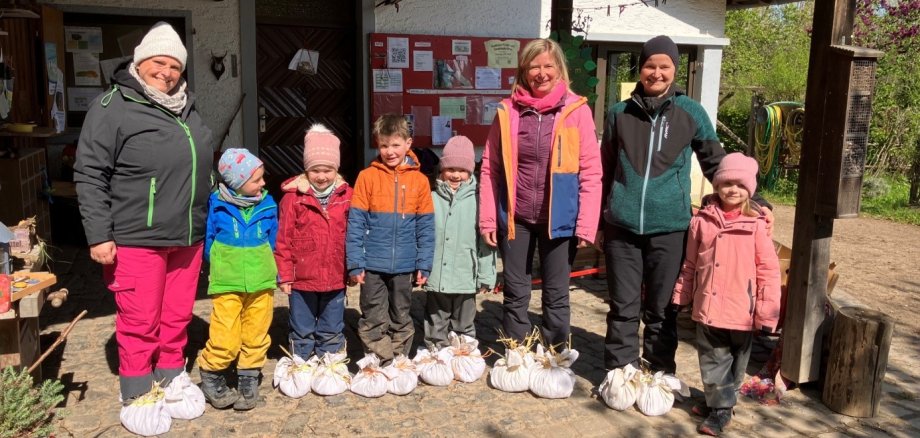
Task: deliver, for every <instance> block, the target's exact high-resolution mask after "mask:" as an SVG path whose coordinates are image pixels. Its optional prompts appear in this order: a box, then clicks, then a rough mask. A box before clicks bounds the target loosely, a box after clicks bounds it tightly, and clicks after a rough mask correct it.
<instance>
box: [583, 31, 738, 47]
mask: <svg viewBox="0 0 920 438" xmlns="http://www.w3.org/2000/svg"><path fill="white" fill-rule="evenodd" d="M655 36H657V34H656V35H652V34H649V35H641V34H624V33H593V32H592V33H589V34H588V36H587V38H586V40H587V41H589V42H594V43H626V44H644V43H645V42H646V41H648V40H650V39H652V38H653V37H655ZM671 39H672V40H674V43H675V44H677V45H683V46H711V47H725V46H727V45H728V43H729V40H728V38H716V37H713V36H708V35H700V36H671Z"/></svg>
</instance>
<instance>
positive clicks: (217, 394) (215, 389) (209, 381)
mask: <svg viewBox="0 0 920 438" xmlns="http://www.w3.org/2000/svg"><path fill="white" fill-rule="evenodd" d="M198 371H199V373H200V374H201V392H203V393H204V398H206V399H207V400H208V403H211V406H214V407H215V408H217V409H225V408H228V407H230V406H231V405H233V403H235V402H236V401H237V399H239V398H240V395H239V394H238V393H237V392H236V391H234V390H233V388H230V387H228V386H227V379H225V378H224V374H223V372H221V371H206V370H202V369H199V370H198Z"/></svg>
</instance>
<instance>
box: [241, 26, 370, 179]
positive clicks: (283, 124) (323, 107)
mask: <svg viewBox="0 0 920 438" xmlns="http://www.w3.org/2000/svg"><path fill="white" fill-rule="evenodd" d="M275 21H276V22H275V23H267V22H266V20H265V19H262V20H259V21H258V22H257V24H256V50H257V57H256V62H257V66H256V74H257V78H258V104H259V119H260V121H259V131H260V133H259V155H260V156H261V158H262V160H263V161H264V162H265V170H266V182H267V186H268V188H269V190H270V191H271V192H272V193H274V194H277V193H279V191H278V186H279V185H280V183H281V182H283V181H284V180H285V179H286V178H288V177H290V176H292V175H295V174H298V173H301V172H303V136H304V132H305V131H306V130H307V129H308V128H309V127H310V125H312V124H314V123H322V124H324V125H326V126H327V127H328V128H329V129H330V130H332V131H333V132H335V134H336V135H337V136H338V137H339V138H340V139H341V140H342V146H341V153H342V166H341V168H340V170H339V172H340V173H342V174H343V175H345V177H346V178H347V179H349V180H350V181H354V177H355V176H356V175H357V171H358V170H359V167H358V166H359V164H360V154H361V146H360V145H359V144H356V138H357V137H356V129H357V120H358V110H357V108H356V90H355V84H356V82H355V71H356V58H357V54H356V45H355V31H354V28H353V27H348V26H329V27H319V26H306V25H297V24H290V22H287V23H278V22H277V20H275ZM299 49H309V50H315V51H317V52H319V62H318V68H317V71H316V74H315V75H307V74H303V73H299V72H297V71H293V70H289V69H288V63H289V62H290V61H291V59H292V58H293V57H294V55H295V54H296V53H297V51H298V50H299Z"/></svg>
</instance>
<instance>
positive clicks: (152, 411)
mask: <svg viewBox="0 0 920 438" xmlns="http://www.w3.org/2000/svg"><path fill="white" fill-rule="evenodd" d="M165 398H166V393H165V392H164V391H163V390H162V389H161V388H160V386H159V385H157V384H154V385H153V388H152V389H151V390H150V392H148V393H146V394H144V395H142V396H140V397H138V398H137V399H136V400H134V401H133V402H131V404H129V405H128V406H123V407H122V408H121V413H119V415H118V417H119V418H120V419H121V424H122V425H123V426H125V429H128V431H129V432H131V433H133V434H135V435H141V436H154V435H160V434H164V433H166V432H169V428H170V427H172V417H170V416H169V412H166V408H165V407H164V405H165V402H164V400H165Z"/></svg>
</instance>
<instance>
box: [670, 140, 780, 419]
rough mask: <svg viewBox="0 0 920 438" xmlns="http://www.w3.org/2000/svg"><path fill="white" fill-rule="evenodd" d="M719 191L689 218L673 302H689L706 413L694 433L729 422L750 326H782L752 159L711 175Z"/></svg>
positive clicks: (728, 160)
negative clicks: (756, 199) (755, 200)
mask: <svg viewBox="0 0 920 438" xmlns="http://www.w3.org/2000/svg"><path fill="white" fill-rule="evenodd" d="M712 185H713V187H714V188H715V191H716V195H710V196H709V197H707V198H706V199H705V200H704V204H705V205H704V206H703V208H702V209H700V211H699V213H698V214H697V215H696V216H694V217H693V219H692V220H691V221H690V231H689V235H688V238H687V252H686V258H685V259H684V263H683V266H682V267H681V271H680V276H679V277H678V279H677V284H676V285H675V287H674V294H673V296H672V299H671V301H672V302H673V303H674V304H677V305H678V306H691V305H692V306H693V309H692V314H693V320H694V321H696V322H697V323H698V324H697V326H696V345H697V353H698V354H699V358H700V373H701V374H702V378H703V386H704V389H705V392H706V406H700V407H697V408H694V412H698V413H701V414H705V415H707V418H706V420H705V421H703V423H702V424H700V426H699V429H698V430H699V432H700V433H703V434H706V435H713V436H718V435H719V434H720V433H722V430H723V429H724V428H725V427H726V426H728V424H729V423H730V422H731V418H732V415H733V410H734V407H735V403H736V401H737V400H736V392H737V390H738V387H739V386H740V385H741V381H742V379H744V370H745V368H747V363H748V358H749V357H750V355H751V341H752V339H753V333H752V332H754V331H762V332H766V333H771V332H773V331H775V330H776V328H777V325H778V324H779V310H780V270H779V260H778V259H777V256H776V252H775V250H774V248H773V240H772V239H771V238H770V235H769V233H768V231H767V222H766V218H765V217H764V215H763V213H762V212H761V210H760V208H759V207H758V206H757V204H755V203H752V202H751V194H752V193H754V191H755V190H757V161H756V160H754V159H753V158H751V157H747V156H745V155H744V154H740V153H732V154H728V155H726V156H725V158H723V159H722V162H721V163H719V168H718V170H716V173H715V176H714V177H713V180H712Z"/></svg>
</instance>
